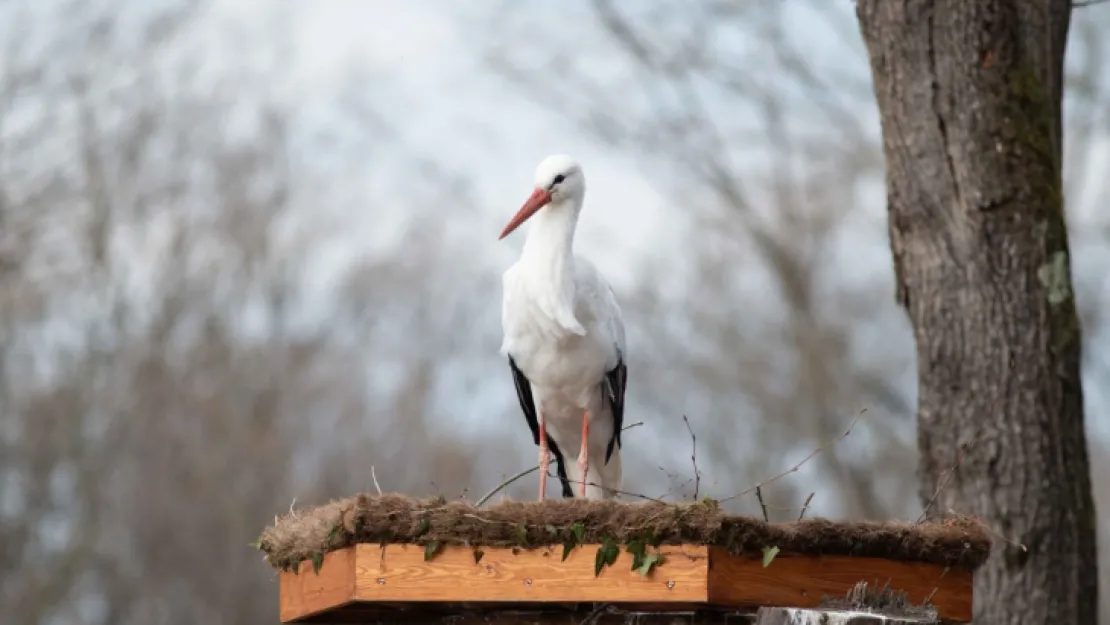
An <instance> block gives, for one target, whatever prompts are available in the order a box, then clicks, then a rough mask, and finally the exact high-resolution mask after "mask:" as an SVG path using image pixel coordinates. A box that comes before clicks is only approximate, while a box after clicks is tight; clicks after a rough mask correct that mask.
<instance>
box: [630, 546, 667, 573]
mask: <svg viewBox="0 0 1110 625" xmlns="http://www.w3.org/2000/svg"><path fill="white" fill-rule="evenodd" d="M660 564H663V554H661V553H659V552H658V551H653V552H651V553H649V554H647V555H645V556H644V561H643V563H642V564H640V566H639V567H638V568H637V569H636V572H637V573H639V574H640V575H641V576H642V577H647V576H648V573H651V569H652V567H655V566H658V565H660Z"/></svg>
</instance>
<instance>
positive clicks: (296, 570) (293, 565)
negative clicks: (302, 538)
mask: <svg viewBox="0 0 1110 625" xmlns="http://www.w3.org/2000/svg"><path fill="white" fill-rule="evenodd" d="M289 568H290V569H292V570H293V575H300V574H301V571H300V568H301V561H300V560H292V561H290V562H289Z"/></svg>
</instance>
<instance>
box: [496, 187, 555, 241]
mask: <svg viewBox="0 0 1110 625" xmlns="http://www.w3.org/2000/svg"><path fill="white" fill-rule="evenodd" d="M549 202H551V194H550V193H548V192H547V191H545V190H544V189H540V188H538V187H537V188H536V190H535V191H532V195H530V196H528V200H527V201H525V202H524V206H521V207H520V210H518V211H517V212H516V214H515V215H513V218H512V219H510V220H509V225H507V226H505V229H504V230H502V231H501V236H499V237H497V240H498V241H500V240H501V239H504V238H505V237H507V236H509V233H510V232H512V231H513V230H516V229H517V228H519V227H520V224H522V223H524V222H526V221H528V218H529V217H531V216H532V215H535V214H536V211H538V210H540V209H541V208H543V207H544V206H547V204H548V203H549Z"/></svg>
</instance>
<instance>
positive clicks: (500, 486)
mask: <svg viewBox="0 0 1110 625" xmlns="http://www.w3.org/2000/svg"><path fill="white" fill-rule="evenodd" d="M643 424H644V422H643V421H637V422H635V423H630V424H628V425H626V426H624V427H623V428H621V432H627V431H628V430H631V429H632V428H636V427H640V426H641V425H643ZM539 470H540V465H538V464H537V465H536V466H534V467H532V468H530V469H524V470H523V471H521V472H520V473H517V474H516V475H514V476H512V477H510V478H509V479H507V480H505V481H504V482H501V483H500V484H498V485H497V486H494V487H493V490H491V491H490V492H488V493H486V494H485V495H483V496H482V498H481V499H479V500H478V503H476V504H474V507H475V508H481V507H482V504H484V503H486V502H487V501H489V500H490V499H491V498H492V497H493V496H494V495H496V494H497V493H499V492H501V491H502V490H503V489H505V488H506V487H508V486H509V484H512V483H513V482H515V481H517V480H519V479H520V478H522V477H524V476H525V475H529V474H531V473H534V472H536V471H539ZM593 485H594V486H596V484H593ZM622 494H624V493H622ZM627 494H629V495H634V493H627ZM640 496H641V497H643V495H640ZM646 499H651V498H650V497H646ZM652 501H658V500H655V499H652Z"/></svg>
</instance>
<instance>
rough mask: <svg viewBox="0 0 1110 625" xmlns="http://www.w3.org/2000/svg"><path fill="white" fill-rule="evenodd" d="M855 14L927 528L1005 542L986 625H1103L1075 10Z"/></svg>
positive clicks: (960, 2)
mask: <svg viewBox="0 0 1110 625" xmlns="http://www.w3.org/2000/svg"><path fill="white" fill-rule="evenodd" d="M857 12H858V17H859V22H860V26H861V29H862V33H863V38H864V41H865V42H866V45H867V49H868V54H869V56H870V59H871V70H872V74H873V79H874V88H875V94H876V97H877V99H878V105H879V111H880V114H881V118H882V128H883V146H884V153H885V158H886V167H887V194H888V195H887V201H888V210H889V219H890V238H891V248H892V250H893V254H894V267H895V274H896V277H897V284H898V299H899V302H900V303H901V305H903V306H904V307H905V308H906V310H907V312H908V313H909V317H910V320H911V322H912V324H913V328H914V337H915V340H916V343H917V366H918V376H919V378H918V379H919V390H918V446H919V448H920V452H921V464H920V494H921V498H922V500H923V502H925V505H926V506H927V507H928V512H929V514H930V515H932V516H934V517H935V516H937V515H941V514H944V513H946V512H948V511H949V510H954V511H956V512H960V513H965V514H972V515H976V516H979V517H981V518H982V519H984V520H985V521H986V522H988V523H989V524H991V525H992V526H993V527H994V528H995V529H996V530H997V531H998V532H999V533H1000V534H1001V535H1003V536H1005V537H1006V538H1005V539H999V540H998V545H997V546H996V550H995V553H994V554H993V556H992V558H991V559H990V561H989V562H988V563H987V564H986V565H985V566H984V568H983V569H982V570H981V572H980V573H979V574H978V575H977V579H976V583H975V592H976V595H975V597H976V602H975V604H976V606H975V607H976V612H975V614H976V622H977V623H981V624H1002V623H1008V624H1015V625H1016V624H1018V623H1021V624H1023V625H1028V624H1032V623H1075V624H1086V623H1095V622H1097V621H1096V619H1097V614H1096V611H1097V595H1098V589H1097V581H1098V576H1097V563H1096V560H1095V554H1096V549H1095V512H1094V504H1093V502H1092V497H1091V486H1090V475H1089V468H1088V461H1087V448H1086V442H1085V438H1084V424H1083V391H1082V387H1081V385H1080V379H1079V359H1080V327H1079V320H1078V318H1077V316H1076V311H1075V301H1074V299H1073V296H1072V291H1071V281H1070V277H1069V276H1070V265H1071V263H1070V258H1069V253H1068V241H1067V231H1066V229H1065V226H1064V210H1063V197H1062V191H1061V186H1062V185H1061V154H1062V150H1061V143H1062V132H1061V126H1062V124H1061V100H1062V92H1063V84H1062V83H1063V60H1064V48H1065V43H1066V39H1067V32H1068V21H1069V18H1070V12H1071V6H1070V1H1069V0H1011V1H1003V0H977V1H969V0H859V1H858V6H857ZM955 467H958V470H954V468H955ZM938 491H939V492H938ZM934 496H935V501H933V499H934ZM1008 541H1012V542H1008ZM1020 545H1025V546H1026V547H1027V548H1028V550H1026V549H1024V548H1022V547H1021V546H1020Z"/></svg>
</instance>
